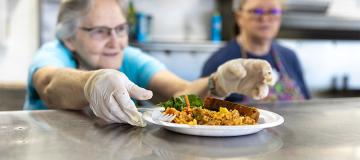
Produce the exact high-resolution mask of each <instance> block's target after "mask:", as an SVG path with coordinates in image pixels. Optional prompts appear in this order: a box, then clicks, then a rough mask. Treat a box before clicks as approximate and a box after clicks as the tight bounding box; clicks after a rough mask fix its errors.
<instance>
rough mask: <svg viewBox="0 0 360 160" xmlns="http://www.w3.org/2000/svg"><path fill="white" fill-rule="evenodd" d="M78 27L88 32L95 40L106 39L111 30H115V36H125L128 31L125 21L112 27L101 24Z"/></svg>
mask: <svg viewBox="0 0 360 160" xmlns="http://www.w3.org/2000/svg"><path fill="white" fill-rule="evenodd" d="M80 29H82V30H83V31H86V32H89V34H90V37H91V38H93V39H96V40H105V39H108V38H109V37H110V36H111V34H112V30H114V31H115V34H116V36H117V37H124V36H127V35H128V32H129V26H128V24H126V23H125V24H120V25H118V26H116V27H114V28H110V27H105V26H101V27H80Z"/></svg>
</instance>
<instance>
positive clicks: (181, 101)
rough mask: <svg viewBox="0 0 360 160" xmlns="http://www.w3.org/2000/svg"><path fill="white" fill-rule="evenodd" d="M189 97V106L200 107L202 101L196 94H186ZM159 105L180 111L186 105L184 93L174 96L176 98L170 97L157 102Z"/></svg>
mask: <svg viewBox="0 0 360 160" xmlns="http://www.w3.org/2000/svg"><path fill="white" fill-rule="evenodd" d="M188 98H189V102H190V107H202V106H203V105H204V104H203V101H202V100H201V98H200V97H199V96H197V95H192V94H191V95H188ZM158 105H159V106H160V107H164V108H165V109H166V108H169V107H173V108H175V109H176V110H178V111H182V110H183V109H184V107H186V102H185V95H182V96H180V97H176V98H171V99H169V100H168V101H166V102H161V103H159V104H158Z"/></svg>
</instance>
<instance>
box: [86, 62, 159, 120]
mask: <svg viewBox="0 0 360 160" xmlns="http://www.w3.org/2000/svg"><path fill="white" fill-rule="evenodd" d="M84 93H85V97H86V99H87V100H88V102H89V105H90V108H91V110H92V111H93V112H94V114H95V115H96V116H97V117H99V118H101V119H103V120H105V121H106V122H107V123H129V124H131V125H135V126H141V127H144V126H145V125H146V123H145V122H144V121H143V119H142V114H141V113H140V112H138V111H137V109H136V106H135V104H134V102H133V101H132V100H131V99H130V97H133V98H136V99H138V100H147V99H150V98H151V97H152V96H153V93H152V92H151V91H149V90H146V89H143V88H140V87H138V86H137V85H136V84H134V83H133V82H131V81H130V80H129V79H128V78H127V77H126V75H125V74H123V73H121V72H119V71H117V70H112V69H102V70H98V71H95V72H94V73H93V75H92V76H91V77H90V78H89V79H88V80H87V82H86V84H85V87H84Z"/></svg>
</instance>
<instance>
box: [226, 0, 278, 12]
mask: <svg viewBox="0 0 360 160" xmlns="http://www.w3.org/2000/svg"><path fill="white" fill-rule="evenodd" d="M247 1H248V0H233V5H232V6H233V11H234V12H236V11H238V10H241V9H242V8H243V7H244V5H245V3H246V2H247ZM280 2H281V5H282V7H284V0H280Z"/></svg>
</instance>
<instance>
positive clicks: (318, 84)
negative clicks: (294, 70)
mask: <svg viewBox="0 0 360 160" xmlns="http://www.w3.org/2000/svg"><path fill="white" fill-rule="evenodd" d="M280 42H281V43H283V44H284V45H286V46H288V47H290V48H292V49H293V50H295V51H296V53H297V55H298V57H299V59H300V61H301V63H302V66H303V70H304V72H305V73H304V74H305V79H306V81H307V84H308V86H309V88H310V89H311V90H324V89H329V88H330V87H331V86H332V79H333V78H336V79H337V84H336V85H337V87H338V88H339V89H341V87H342V79H343V77H344V76H348V78H349V83H348V87H349V88H351V89H360V72H359V68H360V41H332V40H286V39H283V40H280Z"/></svg>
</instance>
